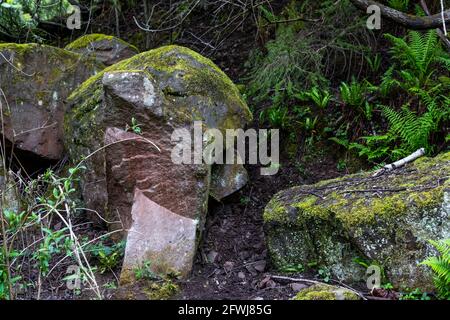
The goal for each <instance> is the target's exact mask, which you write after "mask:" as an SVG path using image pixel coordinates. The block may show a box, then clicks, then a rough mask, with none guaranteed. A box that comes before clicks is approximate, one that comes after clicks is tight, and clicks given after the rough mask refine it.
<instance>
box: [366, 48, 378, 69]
mask: <svg viewBox="0 0 450 320" xmlns="http://www.w3.org/2000/svg"><path fill="white" fill-rule="evenodd" d="M366 62H367V65H368V66H369V68H370V71H372V72H373V73H378V71H379V70H380V67H381V55H380V54H379V53H377V54H376V55H374V56H373V57H370V56H366Z"/></svg>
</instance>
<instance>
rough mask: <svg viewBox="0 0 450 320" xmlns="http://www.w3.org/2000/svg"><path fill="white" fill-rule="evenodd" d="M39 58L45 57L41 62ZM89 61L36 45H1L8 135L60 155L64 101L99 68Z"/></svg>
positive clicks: (22, 145) (21, 144)
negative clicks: (45, 62) (44, 62)
mask: <svg viewBox="0 0 450 320" xmlns="http://www.w3.org/2000/svg"><path fill="white" fill-rule="evenodd" d="M43 61H48V63H47V64H43ZM101 68H102V66H101V65H99V64H97V63H95V62H94V61H93V60H90V59H87V58H84V57H82V56H80V55H78V54H75V53H72V52H68V51H65V50H62V49H59V48H54V47H50V46H45V45H37V44H14V43H5V44H0V87H1V88H2V90H3V92H4V94H5V95H4V96H3V94H1V95H0V102H1V104H2V107H3V110H4V112H3V116H4V126H5V128H4V131H5V137H6V139H7V140H8V141H9V142H11V143H14V144H15V146H16V147H17V148H19V149H21V150H25V151H30V152H32V153H34V154H36V155H38V156H40V157H44V158H47V159H60V158H61V157H62V154H63V150H64V145H63V119H64V112H65V100H66V99H67V97H68V96H69V94H70V92H71V91H73V90H74V89H75V88H76V87H77V86H78V85H80V84H81V83H82V82H83V81H84V80H86V79H87V78H89V77H90V76H92V75H94V74H95V73H96V72H97V71H99V70H101Z"/></svg>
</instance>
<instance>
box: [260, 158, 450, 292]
mask: <svg viewBox="0 0 450 320" xmlns="http://www.w3.org/2000/svg"><path fill="white" fill-rule="evenodd" d="M449 176H450V153H449V152H447V153H443V154H441V155H439V156H437V157H435V158H420V159H418V160H416V161H415V162H414V163H413V164H410V165H408V166H406V167H404V168H402V169H397V170H394V171H391V172H387V173H385V174H383V175H381V176H379V177H373V176H372V174H371V173H360V174H355V175H349V176H344V177H342V178H338V179H333V180H327V181H322V182H319V183H318V184H315V185H310V186H299V187H294V188H290V189H287V190H284V191H281V192H279V193H278V194H276V195H275V196H274V197H273V198H272V200H271V201H270V202H269V204H268V205H267V206H266V209H265V212H264V221H265V233H266V239H267V244H268V248H269V252H270V256H271V258H272V261H273V263H274V265H275V266H276V267H277V268H280V269H283V267H285V266H288V265H291V264H292V265H298V264H302V265H307V264H308V263H310V262H311V261H314V262H316V263H317V264H318V266H320V267H322V268H326V269H328V270H329V271H330V272H331V273H332V275H333V276H334V277H336V278H338V279H340V280H342V281H346V282H359V281H363V282H366V280H367V277H368V275H366V268H364V267H362V266H361V265H359V264H357V263H356V262H355V258H359V260H360V261H363V262H364V263H366V264H368V265H374V266H381V267H382V268H383V269H384V272H385V275H386V277H387V279H388V281H389V282H391V283H392V284H393V285H395V286H398V287H400V286H407V287H409V288H420V289H422V290H423V291H427V290H432V289H433V281H432V274H431V271H430V270H429V268H427V267H426V266H424V265H420V262H421V261H423V260H424V259H425V258H427V257H428V256H429V255H434V254H435V251H434V249H433V248H432V246H431V244H430V243H429V240H441V239H447V238H449V237H450V210H449V209H450V202H449V200H450V196H449V194H450V191H449V190H450V184H449V183H450V180H449ZM371 273H372V272H371Z"/></svg>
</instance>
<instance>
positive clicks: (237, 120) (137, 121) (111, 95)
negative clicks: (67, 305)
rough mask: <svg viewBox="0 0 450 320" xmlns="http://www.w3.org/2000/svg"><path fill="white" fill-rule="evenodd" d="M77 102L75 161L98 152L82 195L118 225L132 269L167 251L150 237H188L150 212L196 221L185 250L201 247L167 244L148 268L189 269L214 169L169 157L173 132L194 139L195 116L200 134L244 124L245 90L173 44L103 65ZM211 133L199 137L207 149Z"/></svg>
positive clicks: (71, 120)
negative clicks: (135, 234)
mask: <svg viewBox="0 0 450 320" xmlns="http://www.w3.org/2000/svg"><path fill="white" fill-rule="evenodd" d="M69 100H70V105H71V112H70V114H68V115H67V117H66V126H65V128H66V129H67V131H66V135H65V137H66V145H67V148H68V151H69V153H70V156H71V159H72V161H73V162H78V161H79V160H80V159H82V157H83V156H86V155H88V154H91V153H93V152H95V150H99V151H97V152H95V154H94V155H93V156H92V157H90V158H89V159H88V160H87V161H86V162H85V164H86V167H87V170H86V171H85V172H84V174H83V176H82V178H81V186H82V193H83V200H84V201H85V204H86V207H87V208H89V209H92V210H96V211H98V213H99V214H100V215H101V216H103V217H104V218H105V219H106V220H107V221H109V222H110V224H109V226H110V228H111V229H114V230H117V229H123V232H122V233H121V235H123V236H124V237H125V238H126V239H127V246H126V252H128V256H127V258H126V265H124V272H126V270H129V269H130V267H128V266H138V265H139V264H141V263H142V262H143V259H146V258H150V259H152V257H154V254H155V252H159V251H158V250H156V249H155V248H156V247H154V246H153V245H156V244H155V243H152V241H155V240H151V239H160V240H161V241H162V242H161V243H167V241H169V240H170V239H174V237H177V236H178V235H179V234H180V233H179V232H180V230H178V229H177V228H171V226H170V225H167V226H166V227H167V228H163V227H162V226H159V227H157V226H156V225H153V224H154V223H152V219H155V217H160V216H161V215H164V218H158V219H163V220H164V221H165V223H166V224H171V223H172V221H174V220H173V219H174V217H176V219H178V220H176V221H180V219H181V221H182V222H183V225H184V224H187V225H189V226H192V223H194V222H195V228H194V229H195V232H192V229H183V230H189V232H188V233H189V234H188V235H187V234H186V235H183V234H181V235H183V237H185V239H184V241H185V243H183V248H194V249H192V250H191V249H189V250H187V249H186V250H184V249H183V250H174V249H173V248H172V249H170V250H167V251H164V252H162V251H161V254H163V253H164V255H165V256H158V257H159V258H158V259H159V260H157V261H149V262H150V265H151V266H152V268H154V270H157V271H159V272H165V271H164V270H166V271H169V270H174V271H177V272H180V274H181V275H182V276H187V274H188V273H189V271H190V270H191V267H192V258H191V255H193V254H194V252H195V248H196V246H197V244H198V242H199V237H200V236H201V233H202V231H203V226H204V221H205V217H206V213H207V204H208V196H209V190H210V183H211V166H210V165H208V164H203V163H200V164H176V163H174V162H173V161H172V158H171V155H172V150H173V149H174V147H175V146H176V145H177V144H178V141H172V133H173V132H174V131H175V130H177V129H185V130H186V132H188V133H191V136H192V132H193V130H194V122H195V121H202V123H203V126H201V130H202V131H204V130H205V129H208V128H217V129H219V130H221V132H224V131H225V130H226V129H236V128H243V127H244V126H245V124H246V123H247V122H248V121H249V120H250V119H251V114H250V112H249V110H248V108H247V106H246V104H245V102H243V100H242V99H241V97H240V95H239V92H238V90H237V88H236V87H235V86H234V84H233V83H232V82H231V80H230V79H229V78H228V77H227V76H226V75H225V74H224V73H223V72H222V71H220V69H219V68H217V66H215V65H214V64H213V63H212V62H211V61H210V60H208V59H206V58H204V57H202V56H200V55H199V54H197V53H195V52H193V51H191V50H189V49H186V48H182V47H177V46H169V47H163V48H159V49H156V50H152V51H149V52H145V53H142V54H140V55H136V56H134V57H132V58H130V59H128V60H125V61H122V62H120V63H117V64H115V65H113V66H112V67H110V68H107V69H105V71H104V72H102V73H100V74H98V75H97V76H94V77H92V78H91V79H89V80H88V81H86V82H85V83H84V84H83V85H82V86H80V88H79V89H78V90H77V91H76V92H74V93H73V94H72V95H71V97H70V98H69ZM124 140H125V141H124ZM193 140H194V139H193ZM207 140H208V138H207V137H206V138H205V137H204V138H203V139H202V140H201V141H200V142H199V143H200V144H202V146H203V147H204V146H205V145H206V144H207V143H208V141H207ZM150 141H151V143H150ZM152 143H154V144H155V145H156V146H157V147H155V146H154V145H153V144H152ZM192 144H193V141H191V142H190V143H189V145H192ZM105 145H109V146H108V147H105V148H103V147H104V146H105ZM136 190H139V194H140V196H139V197H137V196H136V193H135V192H136ZM227 192H229V191H227ZM137 199H138V200H137ZM137 201H139V202H137ZM150 203H151V205H150ZM144 204H149V205H148V206H146V205H144ZM136 212H138V213H136ZM135 215H137V217H138V218H136V219H135ZM165 215H167V217H165ZM147 219H148V220H147ZM111 222H112V223H111ZM173 224H174V226H176V225H177V223H176V222H173ZM183 228H184V227H183ZM186 228H187V227H186ZM130 229H134V230H145V235H144V236H143V238H140V239H141V240H136V238H132V237H133V235H131V233H130V231H129V230H130ZM147 232H148V233H147ZM118 234H119V233H116V235H118ZM144 242H145V243H147V244H146V245H140V244H142V243H144ZM186 252H190V253H189V258H186ZM131 253H132V254H131ZM129 275H130V273H128V274H127V276H126V277H125V278H128V276H129ZM128 280H129V279H128Z"/></svg>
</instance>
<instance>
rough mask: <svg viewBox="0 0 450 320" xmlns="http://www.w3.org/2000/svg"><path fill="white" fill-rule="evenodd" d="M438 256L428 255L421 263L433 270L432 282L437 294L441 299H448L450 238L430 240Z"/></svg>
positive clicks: (449, 289)
mask: <svg viewBox="0 0 450 320" xmlns="http://www.w3.org/2000/svg"><path fill="white" fill-rule="evenodd" d="M430 243H431V244H432V245H433V246H434V247H435V248H436V250H437V251H438V252H439V254H440V256H437V257H436V256H435V257H429V258H428V259H426V260H424V261H422V263H421V264H423V265H426V266H428V267H430V268H431V270H433V272H434V275H435V276H434V284H435V286H436V289H437V292H438V296H439V297H440V298H442V299H450V239H445V240H441V241H432V240H431V241H430Z"/></svg>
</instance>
